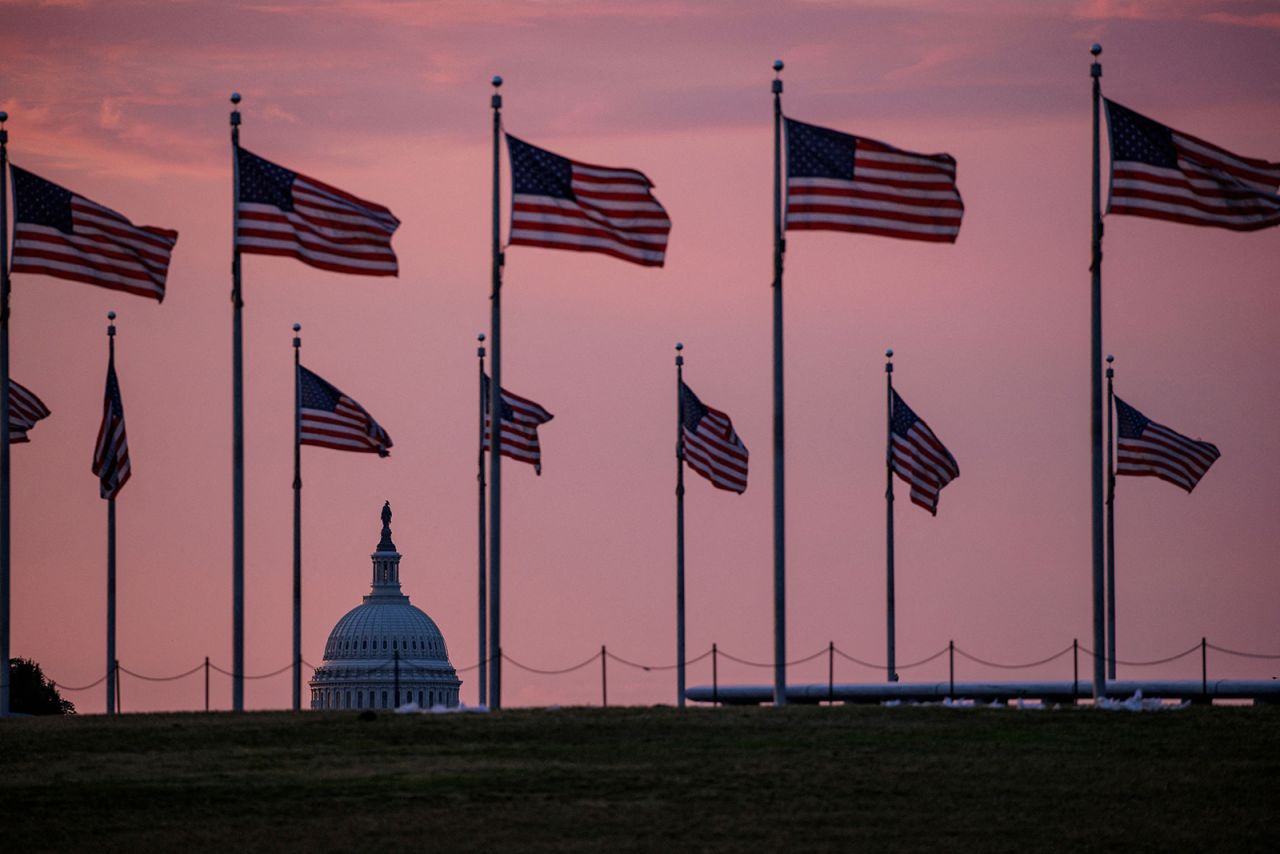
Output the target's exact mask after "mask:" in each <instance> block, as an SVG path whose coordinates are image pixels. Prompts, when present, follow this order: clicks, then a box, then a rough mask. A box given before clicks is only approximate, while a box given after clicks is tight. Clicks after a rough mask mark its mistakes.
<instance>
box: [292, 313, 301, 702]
mask: <svg viewBox="0 0 1280 854" xmlns="http://www.w3.org/2000/svg"><path fill="white" fill-rule="evenodd" d="M301 331H302V324H301V323H295V324H293V710H294V711H295V712H297V711H301V710H302V338H301V336H299V335H298V333H299V332H301Z"/></svg>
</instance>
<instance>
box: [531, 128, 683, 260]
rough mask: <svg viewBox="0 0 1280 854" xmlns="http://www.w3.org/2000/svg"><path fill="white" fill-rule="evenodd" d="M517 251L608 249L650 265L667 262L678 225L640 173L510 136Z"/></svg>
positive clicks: (590, 250)
mask: <svg viewBox="0 0 1280 854" xmlns="http://www.w3.org/2000/svg"><path fill="white" fill-rule="evenodd" d="M507 145H508V150H509V152H510V154H511V176H512V177H511V183H512V202H511V234H510V238H509V242H510V243H511V245H513V246H541V247H544V248H548V249H570V250H575V251H580V252H602V253H604V254H606V255H612V256H613V257H615V258H621V259H622V260H624V261H631V262H633V263H636V264H641V265H644V266H646V267H661V266H662V265H663V263H664V262H665V260H666V253H667V238H668V235H670V233H671V220H670V218H668V216H667V212H666V210H665V209H664V208H663V207H662V205H661V204H660V203H659V202H658V200H657V199H656V198H655V197H654V195H653V193H651V192H650V190H651V188H652V187H653V182H651V181H650V180H649V179H648V178H647V177H646V176H645V174H644V173H643V172H640V171H639V170H636V169H624V168H615V167H610V166H595V165H592V164H589V163H579V162H578V161H576V160H570V159H568V158H567V157H561V156H560V155H558V154H553V153H551V152H550V151H546V150H544V149H541V148H538V147H536V146H533V145H530V144H528V143H527V142H523V141H522V140H519V139H516V138H515V137H513V136H511V135H510V134H508V135H507Z"/></svg>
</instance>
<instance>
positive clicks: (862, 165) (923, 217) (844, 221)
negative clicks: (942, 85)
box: [786, 119, 964, 243]
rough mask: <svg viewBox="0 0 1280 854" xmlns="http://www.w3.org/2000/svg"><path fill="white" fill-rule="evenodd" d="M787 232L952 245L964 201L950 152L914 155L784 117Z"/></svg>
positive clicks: (961, 216) (884, 144)
mask: <svg viewBox="0 0 1280 854" xmlns="http://www.w3.org/2000/svg"><path fill="white" fill-rule="evenodd" d="M786 123H787V213H786V227H787V230H788V231H807V230H813V231H853V232H861V233H863V234H875V235H880V236H883V237H895V238H899V239H905V240H924V241H929V242H935V243H954V242H955V240H956V237H957V236H958V235H959V233H960V222H961V219H962V218H963V216H964V202H963V201H961V199H960V191H959V189H958V188H957V187H956V161H955V158H954V157H952V156H951V155H950V154H918V153H916V152H913V151H904V150H902V149H900V148H894V147H893V146H892V145H888V144H886V143H883V142H877V141H876V140H874V139H867V138H865V137H860V136H853V135H851V134H846V133H842V132H840V131H834V130H831V129H829V128H823V127H819V126H817V125H810V124H806V123H804V122H800V121H796V120H794V119H787V120H786Z"/></svg>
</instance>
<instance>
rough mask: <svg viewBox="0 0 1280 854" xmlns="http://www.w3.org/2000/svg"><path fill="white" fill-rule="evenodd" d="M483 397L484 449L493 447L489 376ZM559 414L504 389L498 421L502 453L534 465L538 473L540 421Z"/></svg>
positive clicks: (482, 380)
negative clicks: (491, 443)
mask: <svg viewBox="0 0 1280 854" xmlns="http://www.w3.org/2000/svg"><path fill="white" fill-rule="evenodd" d="M480 399H481V400H482V401H484V411H485V430H484V437H483V439H481V442H480V450H481V451H482V452H483V451H487V450H489V418H488V415H489V377H488V375H485V376H482V377H481V378H480ZM554 417H555V416H554V415H552V414H551V413H550V412H548V411H547V410H545V409H543V408H542V407H541V406H540V405H539V404H537V403H534V402H533V401H532V400H529V399H528V398H525V397H521V396H520V395H518V394H512V393H511V392H509V391H507V390H506V389H505V388H504V389H503V390H502V415H501V418H500V419H499V421H498V423H499V424H500V425H501V429H502V439H501V442H500V443H499V446H498V453H500V454H502V456H504V457H510V458H511V459H513V460H519V461H520V462H522V463H530V464H532V465H533V471H534V474H542V446H541V445H540V444H538V425H539V424H546V423H547V422H548V421H550V420H551V419H552V418H554Z"/></svg>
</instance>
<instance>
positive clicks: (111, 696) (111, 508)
mask: <svg viewBox="0 0 1280 854" xmlns="http://www.w3.org/2000/svg"><path fill="white" fill-rule="evenodd" d="M107 320H108V321H109V322H108V324H107V371H108V372H109V373H110V372H113V371H114V370H115V365H116V324H115V320H116V313H115V312H114V311H109V312H107ZM113 465H114V464H113ZM117 678H118V677H117V676H116V497H115V496H114V495H112V496H111V497H110V498H108V499H107V714H109V715H114V714H115V713H116V679H117Z"/></svg>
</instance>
